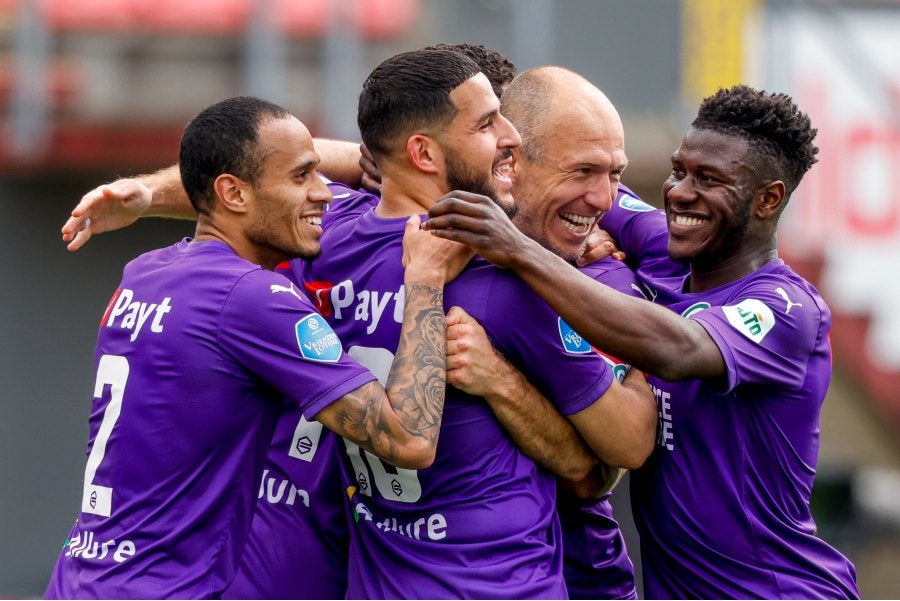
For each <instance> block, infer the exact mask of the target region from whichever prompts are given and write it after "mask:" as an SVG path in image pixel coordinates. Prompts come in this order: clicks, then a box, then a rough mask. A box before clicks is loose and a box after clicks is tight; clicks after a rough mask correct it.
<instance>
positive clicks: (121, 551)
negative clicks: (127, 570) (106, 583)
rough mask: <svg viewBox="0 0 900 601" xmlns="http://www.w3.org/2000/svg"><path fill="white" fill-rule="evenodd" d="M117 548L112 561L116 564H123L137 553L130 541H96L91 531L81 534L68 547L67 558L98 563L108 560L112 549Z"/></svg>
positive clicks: (69, 542)
mask: <svg viewBox="0 0 900 601" xmlns="http://www.w3.org/2000/svg"><path fill="white" fill-rule="evenodd" d="M113 548H115V551H114V552H113V555H112V560H113V561H115V562H116V563H122V562H123V561H125V560H126V559H128V558H129V557H132V556H134V554H135V553H137V549H136V548H135V546H134V543H133V542H132V541H130V540H123V541H122V542H120V543H118V544H117V543H116V541H115V539H110V540H108V541H105V542H102V543H101V542H99V541H97V540H96V538H95V536H94V533H93V532H91V531H86V532H79V533H78V534H76V535H75V536H74V537H73V538H72V540H70V541H68V543H67V545H66V557H79V558H81V559H95V560H97V561H99V560H101V559H106V556H107V555H109V552H110V550H111V549H113Z"/></svg>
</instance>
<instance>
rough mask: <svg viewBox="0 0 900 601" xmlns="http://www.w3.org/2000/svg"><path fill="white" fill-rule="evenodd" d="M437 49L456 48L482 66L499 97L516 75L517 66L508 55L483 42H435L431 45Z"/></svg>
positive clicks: (455, 49) (482, 70)
mask: <svg viewBox="0 0 900 601" xmlns="http://www.w3.org/2000/svg"><path fill="white" fill-rule="evenodd" d="M429 48H434V49H436V50H454V51H456V52H461V53H462V54H465V55H466V56H468V57H469V58H471V59H472V60H473V61H475V64H477V65H478V66H479V67H480V68H481V72H482V73H484V75H485V76H486V77H487V78H488V81H490V82H491V87H492V88H493V89H494V94H496V95H497V98H500V96H501V95H502V94H503V90H504V89H505V88H506V86H508V85H509V82H511V81H512V80H513V78H514V77H515V76H516V66H515V65H514V64H513V62H512V61H511V60H509V59H508V58H507V57H506V56H504V55H503V54H501V53H500V52H497V51H496V50H493V49H491V48H488V47H487V46H484V45H483V44H469V43H468V42H460V43H458V44H435V45H434V46H429Z"/></svg>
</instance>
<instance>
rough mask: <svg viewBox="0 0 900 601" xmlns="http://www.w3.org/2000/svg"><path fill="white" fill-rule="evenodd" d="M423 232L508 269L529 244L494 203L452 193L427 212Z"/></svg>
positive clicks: (485, 198) (439, 200)
mask: <svg viewBox="0 0 900 601" xmlns="http://www.w3.org/2000/svg"><path fill="white" fill-rule="evenodd" d="M425 229H427V230H430V231H431V232H432V233H433V234H434V235H435V236H438V237H440V238H444V239H446V240H456V241H457V242H462V243H463V244H466V245H468V246H469V247H471V248H472V249H473V250H474V251H475V252H476V253H478V254H479V255H481V256H482V257H484V258H485V259H487V260H488V261H490V262H491V263H493V264H494V265H497V266H498V267H502V268H508V267H509V266H510V265H511V264H512V262H513V260H514V259H515V258H516V257H517V256H519V254H520V252H521V250H522V247H523V245H525V244H528V243H529V242H530V240H529V239H528V238H527V237H525V235H524V234H522V233H521V232H520V231H519V230H518V229H517V228H516V226H515V225H513V223H512V221H510V220H509V217H507V216H506V213H504V212H503V209H501V208H500V206H499V205H497V203H495V202H494V201H493V200H491V199H490V198H488V197H487V196H482V195H480V194H474V193H472V192H464V191H462V190H454V191H453V192H449V193H447V194H445V195H444V196H442V197H441V198H439V199H438V201H437V202H436V203H435V204H434V205H433V206H432V207H431V209H430V210H429V211H428V221H426V222H425Z"/></svg>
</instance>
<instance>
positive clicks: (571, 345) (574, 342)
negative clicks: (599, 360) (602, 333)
mask: <svg viewBox="0 0 900 601" xmlns="http://www.w3.org/2000/svg"><path fill="white" fill-rule="evenodd" d="M557 320H558V322H559V337H560V339H561V340H562V344H563V348H564V349H566V352H567V353H572V354H575V355H582V354H584V353H590V352H591V350H592V349H591V345H590V344H588V341H587V340H585V339H584V338H582V337H581V336H580V335H579V334H578V332H576V331H575V330H573V329H572V326H570V325H569V324H567V323H566V322H565V321H563V318H562V317H558V318H557Z"/></svg>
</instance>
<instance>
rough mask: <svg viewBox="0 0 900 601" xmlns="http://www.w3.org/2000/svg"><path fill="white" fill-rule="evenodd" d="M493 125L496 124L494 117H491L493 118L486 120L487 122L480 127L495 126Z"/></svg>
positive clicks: (488, 127)
mask: <svg viewBox="0 0 900 601" xmlns="http://www.w3.org/2000/svg"><path fill="white" fill-rule="evenodd" d="M493 126H494V118H493V117H491V118H489V119H488V120H487V121H485V122H484V123H483V124H482V125H481V127H479V128H478V129H490V128H491V127H493Z"/></svg>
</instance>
